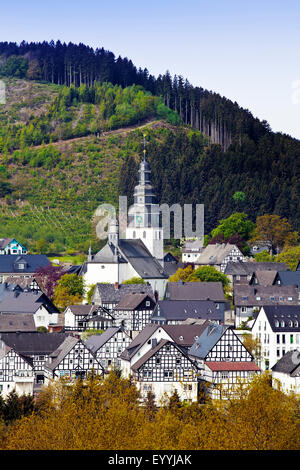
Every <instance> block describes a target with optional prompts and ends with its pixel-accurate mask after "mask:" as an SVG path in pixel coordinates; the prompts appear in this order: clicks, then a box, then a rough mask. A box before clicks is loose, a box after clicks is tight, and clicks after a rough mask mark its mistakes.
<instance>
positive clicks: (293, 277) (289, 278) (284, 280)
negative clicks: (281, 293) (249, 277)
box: [274, 271, 300, 289]
mask: <svg viewBox="0 0 300 470" xmlns="http://www.w3.org/2000/svg"><path fill="white" fill-rule="evenodd" d="M278 280H279V281H280V282H281V285H282V286H290V285H296V286H297V287H298V289H300V271H278V273H277V276H276V278H275V282H274V284H275V283H276V282H277V281H278Z"/></svg>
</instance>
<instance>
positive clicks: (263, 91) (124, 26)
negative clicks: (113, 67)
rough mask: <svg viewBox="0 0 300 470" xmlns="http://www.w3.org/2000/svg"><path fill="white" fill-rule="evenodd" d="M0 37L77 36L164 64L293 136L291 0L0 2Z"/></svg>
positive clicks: (298, 17)
mask: <svg viewBox="0 0 300 470" xmlns="http://www.w3.org/2000/svg"><path fill="white" fill-rule="evenodd" d="M0 20H1V23H0V41H15V42H20V41H22V40H26V41H43V40H47V41H50V40H51V39H53V40H55V41H56V40H58V39H60V40H61V41H65V42H69V41H72V42H74V43H79V42H82V43H84V44H87V45H90V46H92V47H104V48H105V49H108V50H111V51H112V52H114V54H115V55H116V56H118V55H121V56H122V57H125V56H126V57H128V58H130V59H131V60H132V61H133V63H134V64H135V65H136V66H137V67H142V68H144V67H147V68H148V70H149V72H150V73H152V74H154V75H155V76H157V75H158V74H160V73H164V72H165V71H166V70H169V71H170V73H171V74H172V75H174V74H177V75H182V76H183V77H184V78H187V79H188V80H189V81H190V83H192V84H193V85H195V86H202V87H203V88H207V89H209V90H212V91H215V92H217V93H220V94H221V95H222V96H226V97H227V98H229V99H231V100H233V101H237V103H238V104H239V105H240V106H242V107H244V108H246V109H249V110H250V111H251V112H252V113H253V115H254V116H256V117H258V118H259V119H266V120H267V121H268V122H269V124H270V125H271V128H272V129H273V130H274V131H276V132H277V131H278V132H283V133H287V134H290V135H292V136H293V137H296V138H298V139H300V2H299V0H285V1H283V0H272V1H271V0H261V1H258V0H251V1H249V0H242V1H241V0H239V1H238V0H214V2H210V1H207V0H205V1H204V0H185V1H178V0H172V1H171V0H161V1H157V0H152V1H151V2H146V1H143V0H141V1H139V2H138V1H136V0H126V1H125V0H123V1H121V0H111V1H109V2H108V1H103V0H97V1H96V0H90V1H88V2H84V1H82V0H80V1H78V0H72V1H69V0H60V1H58V0H52V1H51V2H47V3H44V2H43V3H42V2H40V1H36V0H32V1H30V0H27V1H26V2H24V0H22V1H21V0H15V1H14V2H8V1H4V0H1V2H0Z"/></svg>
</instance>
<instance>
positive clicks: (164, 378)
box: [120, 324, 205, 403]
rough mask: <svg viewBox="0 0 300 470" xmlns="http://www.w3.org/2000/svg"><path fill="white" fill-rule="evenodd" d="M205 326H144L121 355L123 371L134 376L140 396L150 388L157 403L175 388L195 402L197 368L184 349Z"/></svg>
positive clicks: (182, 395)
mask: <svg viewBox="0 0 300 470" xmlns="http://www.w3.org/2000/svg"><path fill="white" fill-rule="evenodd" d="M204 328H205V325H204V324H198V325H195V324H193V325H190V324H185V325H154V324H149V325H147V326H146V327H145V328H144V329H143V330H142V331H141V332H140V333H139V334H138V335H137V336H136V337H135V338H134V339H133V341H132V342H131V343H130V345H129V346H128V347H127V348H126V349H125V350H124V351H123V353H122V354H121V356H120V359H121V370H122V374H123V375H124V376H125V377H129V376H130V375H132V376H133V377H134V379H135V380H136V384H137V387H138V388H139V389H140V391H141V394H142V397H143V398H145V397H146V395H147V393H148V392H149V391H152V392H153V393H154V394H155V397H156V402H157V403H160V402H161V400H164V398H165V397H166V396H170V395H171V394H172V393H173V392H174V391H175V390H177V393H178V395H179V397H180V399H181V400H188V401H196V400H197V397H198V388H199V380H198V375H199V373H198V372H199V371H198V370H197V367H196V364H195V362H194V361H193V360H191V359H190V358H189V357H188V355H187V351H188V349H189V347H191V345H192V344H193V343H194V341H195V340H196V339H197V338H198V336H199V335H200V334H201V332H202V331H203V329H204Z"/></svg>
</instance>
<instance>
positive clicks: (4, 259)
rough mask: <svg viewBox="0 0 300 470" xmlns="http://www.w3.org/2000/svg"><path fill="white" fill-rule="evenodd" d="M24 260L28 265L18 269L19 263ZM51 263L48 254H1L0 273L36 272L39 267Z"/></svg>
mask: <svg viewBox="0 0 300 470" xmlns="http://www.w3.org/2000/svg"><path fill="white" fill-rule="evenodd" d="M23 261H24V263H25V264H26V266H25V267H24V268H22V269H18V268H17V264H18V263H22V262H23ZM49 264H50V261H49V259H48V258H47V256H46V255H5V256H0V273H34V272H36V270H37V269H38V268H40V267H43V268H44V267H46V266H48V265H49Z"/></svg>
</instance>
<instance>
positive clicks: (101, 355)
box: [84, 327, 132, 370]
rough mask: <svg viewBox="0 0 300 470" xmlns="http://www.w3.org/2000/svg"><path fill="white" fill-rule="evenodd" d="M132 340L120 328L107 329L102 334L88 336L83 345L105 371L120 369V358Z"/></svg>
mask: <svg viewBox="0 0 300 470" xmlns="http://www.w3.org/2000/svg"><path fill="white" fill-rule="evenodd" d="M131 341H132V339H131V337H130V336H129V335H128V334H127V333H126V332H125V330H124V329H123V328H121V327H112V328H107V329H106V330H105V331H104V332H103V333H102V334H97V335H92V336H90V337H89V338H88V339H87V340H86V341H85V342H84V343H85V345H86V347H87V348H88V349H89V350H90V351H91V352H92V353H93V354H94V355H95V356H96V358H97V359H98V361H99V362H100V364H101V365H102V366H103V367H104V369H105V370H110V369H114V368H117V369H119V368H120V367H121V360H120V356H121V354H122V352H123V351H124V349H126V348H127V347H128V346H129V345H130V343H131Z"/></svg>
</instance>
